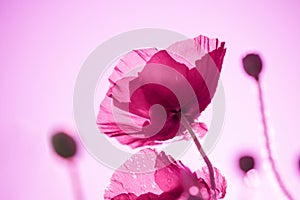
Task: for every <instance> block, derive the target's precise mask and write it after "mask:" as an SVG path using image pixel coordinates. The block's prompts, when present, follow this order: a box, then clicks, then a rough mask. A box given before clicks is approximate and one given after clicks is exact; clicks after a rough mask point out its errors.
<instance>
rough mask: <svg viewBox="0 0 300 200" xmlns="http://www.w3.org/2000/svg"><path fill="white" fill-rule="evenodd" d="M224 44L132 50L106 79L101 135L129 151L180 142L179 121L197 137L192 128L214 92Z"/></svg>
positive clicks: (197, 42)
mask: <svg viewBox="0 0 300 200" xmlns="http://www.w3.org/2000/svg"><path fill="white" fill-rule="evenodd" d="M224 45H225V43H224V42H219V40H218V39H209V38H207V37H205V36H199V37H196V38H194V39H188V40H184V41H180V42H177V43H175V44H173V45H171V46H170V47H168V48H167V49H165V50H158V49H156V48H148V49H139V50H133V51H130V52H129V53H127V54H126V55H125V56H123V57H122V58H121V59H120V61H119V63H118V64H117V65H116V66H115V68H114V71H113V73H112V75H111V76H110V77H109V81H110V83H111V85H110V88H109V90H108V92H107V94H106V96H105V98H104V100H103V101H102V103H101V105H100V111H99V113H98V117H97V124H98V127H99V129H100V130H101V131H102V133H104V134H106V135H108V136H109V137H115V138H116V139H117V140H118V141H119V142H120V143H121V144H126V145H129V146H130V147H132V148H136V147H140V146H146V145H155V144H160V143H162V142H163V141H166V140H169V139H173V138H174V137H176V136H182V137H181V138H187V137H186V135H187V134H186V127H183V126H182V123H181V120H182V118H183V117H184V119H185V120H186V121H187V122H188V123H189V125H190V126H191V127H192V128H193V129H194V130H198V131H197V132H198V134H199V136H202V137H203V135H204V133H205V132H206V126H205V125H204V124H203V123H199V122H198V118H199V116H200V114H201V112H202V111H203V110H205V108H206V107H207V106H208V105H209V103H210V102H211V99H212V98H213V95H214V93H215V91H216V87H217V83H218V79H219V76H220V71H221V68H222V62H223V58H224V55H225V52H226V49H225V48H224Z"/></svg>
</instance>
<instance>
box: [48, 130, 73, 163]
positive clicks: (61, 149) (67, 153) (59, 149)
mask: <svg viewBox="0 0 300 200" xmlns="http://www.w3.org/2000/svg"><path fill="white" fill-rule="evenodd" d="M51 142H52V146H53V148H54V150H55V152H56V153H57V154H58V155H59V156H61V157H63V158H66V159H68V158H72V157H73V156H75V154H76V152H77V145H76V142H75V140H74V139H73V138H72V137H71V136H69V135H68V134H66V133H64V132H58V133H56V134H54V135H53V136H52V139H51Z"/></svg>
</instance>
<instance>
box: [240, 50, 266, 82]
mask: <svg viewBox="0 0 300 200" xmlns="http://www.w3.org/2000/svg"><path fill="white" fill-rule="evenodd" d="M243 66H244V69H245V71H246V72H247V74H248V75H249V76H252V77H253V78H255V80H257V81H258V79H259V74H260V72H261V70H262V61H261V58H260V57H259V55H258V54H253V53H251V54H247V55H246V56H245V57H244V58H243Z"/></svg>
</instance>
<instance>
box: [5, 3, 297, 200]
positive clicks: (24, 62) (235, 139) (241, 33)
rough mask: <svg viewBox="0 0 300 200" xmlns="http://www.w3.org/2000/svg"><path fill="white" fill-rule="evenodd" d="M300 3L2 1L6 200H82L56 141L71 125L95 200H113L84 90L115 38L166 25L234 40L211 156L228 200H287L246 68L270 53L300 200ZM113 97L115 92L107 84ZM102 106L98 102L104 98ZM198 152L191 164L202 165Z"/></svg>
mask: <svg viewBox="0 0 300 200" xmlns="http://www.w3.org/2000/svg"><path fill="white" fill-rule="evenodd" d="M298 4H299V2H298V1H296V0H295V1H282V0H281V1H279V0H276V1H270V0H267V1H258V0H254V1H232V0H227V1H216V0H213V1H203V0H197V1H196V0H195V1H174V0H173V1H169V0H166V1H157V0H152V1H136V0H130V1H117V0H112V1H90V2H84V1H72V2H71V1H63V2H59V1H39V2H38V1H30V0H28V1H1V2H0V88H1V90H0V91H1V97H0V110H1V115H0V127H1V135H0V144H1V145H0V158H1V165H0V181H1V182H0V184H1V185H0V188H1V189H0V195H1V199H7V200H10V199H11V200H15V199H45V200H47V199H49V200H50V199H64V200H71V199H74V196H73V191H72V185H71V183H70V182H71V181H70V173H69V168H68V166H67V165H66V163H64V162H63V160H62V159H59V158H58V157H57V156H55V155H54V152H53V150H52V148H51V146H50V137H51V135H52V134H53V133H54V132H55V131H57V130H62V129H63V130H65V129H67V130H68V132H69V133H70V134H72V135H73V136H74V137H75V139H76V140H77V141H78V144H79V154H78V157H77V162H76V163H77V169H78V173H79V176H80V180H81V185H82V187H83V192H84V195H85V199H89V200H90V199H91V200H93V199H102V198H103V194H104V189H105V187H106V186H107V184H108V181H109V178H110V176H111V175H112V174H113V172H114V170H113V169H110V168H107V167H105V166H104V165H102V164H101V163H99V162H97V161H96V160H95V159H94V158H93V157H92V156H91V155H90V154H89V153H88V152H87V151H86V150H85V148H84V147H83V146H82V144H81V142H80V141H79V139H78V136H77V133H76V125H75V122H74V118H73V90H74V85H75V81H76V77H77V75H78V73H79V70H80V68H81V66H82V64H83V63H84V61H85V59H86V58H87V57H88V56H89V54H90V53H91V52H92V51H93V50H94V49H95V48H96V47H97V46H98V45H100V44H101V43H102V42H104V41H106V40H108V39H109V38H111V37H112V36H114V35H117V34H120V33H122V32H125V31H130V30H133V29H139V28H162V29H169V30H173V31H176V32H179V33H182V34H184V35H186V36H188V37H195V36H197V35H199V34H203V35H207V36H209V37H218V38H219V39H220V40H223V41H226V46H227V53H226V56H225V60H224V64H223V71H222V74H221V78H222V82H223V86H224V90H225V95H226V114H225V115H226V116H225V117H226V118H225V122H224V126H223V130H222V135H221V137H220V139H219V141H218V144H217V145H216V147H215V148H214V149H213V151H212V152H211V153H210V154H209V156H210V159H211V161H212V162H213V163H214V165H215V166H217V167H218V168H219V169H220V170H221V171H222V174H223V175H225V177H226V179H227V182H228V190H227V195H226V197H225V199H227V200H239V199H283V197H282V194H281V192H280V191H279V190H278V186H277V185H276V184H275V181H274V178H273V176H272V173H271V172H270V170H269V169H268V167H266V166H265V165H264V164H263V162H262V161H263V159H264V158H265V155H266V154H265V151H264V138H263V137H262V126H261V117H260V113H259V102H258V98H257V87H256V85H255V82H254V80H252V79H251V78H250V77H248V76H247V75H246V74H245V72H244V71H243V69H242V62H241V59H242V58H243V57H244V56H245V55H246V53H249V52H256V53H259V54H260V55H261V56H262V59H263V61H264V70H263V72H262V76H261V78H262V79H261V81H262V85H263V89H264V97H265V103H266V110H267V116H268V121H269V126H270V130H271V133H272V147H274V150H275V152H276V154H275V155H276V156H275V157H276V163H277V165H278V168H279V170H280V172H281V174H282V177H283V180H284V181H285V182H286V185H287V187H288V188H289V190H290V191H291V193H292V194H293V196H294V197H295V199H300V191H299V188H300V174H299V158H300V145H299V133H298V130H297V126H298V125H299V111H300V108H299V106H298V102H300V95H299V94H298V90H299V85H300V79H299V77H298V76H299V74H300V69H299V67H298V66H299V63H300V56H299V55H298V52H299V47H300V40H299V38H298V37H299V35H300V28H299V27H300V21H299V18H300V7H299V5H298ZM105 90H106V89H105ZM100 101H101V100H99V103H100ZM246 154H247V155H248V154H250V155H252V156H253V157H254V158H255V161H256V166H255V167H256V171H252V172H253V173H251V176H250V177H248V179H246V181H245V177H244V175H243V173H241V170H240V169H239V166H238V160H239V157H240V156H241V155H246ZM194 155H195V154H191V153H189V152H187V154H186V155H185V156H183V158H182V160H183V162H184V163H185V164H186V165H188V166H191V168H193V169H196V168H199V167H201V165H199V163H198V162H197V160H195V159H190V158H191V157H192V156H194Z"/></svg>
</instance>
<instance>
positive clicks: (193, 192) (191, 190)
mask: <svg viewBox="0 0 300 200" xmlns="http://www.w3.org/2000/svg"><path fill="white" fill-rule="evenodd" d="M189 193H190V195H192V196H197V195H198V194H199V188H198V187H196V186H194V185H193V186H191V187H190V188H189Z"/></svg>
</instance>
